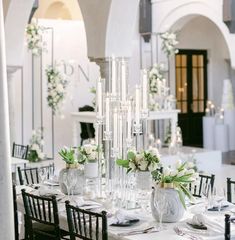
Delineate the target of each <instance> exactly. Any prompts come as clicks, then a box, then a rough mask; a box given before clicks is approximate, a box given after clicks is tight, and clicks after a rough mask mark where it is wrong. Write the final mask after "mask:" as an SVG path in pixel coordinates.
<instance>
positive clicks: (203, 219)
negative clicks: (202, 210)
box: [186, 214, 224, 234]
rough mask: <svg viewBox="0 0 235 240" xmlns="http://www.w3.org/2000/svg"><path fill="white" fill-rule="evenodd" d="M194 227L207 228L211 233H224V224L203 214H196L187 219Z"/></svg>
mask: <svg viewBox="0 0 235 240" xmlns="http://www.w3.org/2000/svg"><path fill="white" fill-rule="evenodd" d="M186 222H187V223H188V224H189V225H190V226H191V227H192V228H195V229H200V230H206V231H209V232H211V234H213V233H214V234H216V233H223V232H224V226H223V225H221V224H220V223H219V222H218V221H216V220H214V219H213V218H209V217H207V216H205V215H203V214H195V215H194V216H193V218H192V219H189V220H187V221H186Z"/></svg>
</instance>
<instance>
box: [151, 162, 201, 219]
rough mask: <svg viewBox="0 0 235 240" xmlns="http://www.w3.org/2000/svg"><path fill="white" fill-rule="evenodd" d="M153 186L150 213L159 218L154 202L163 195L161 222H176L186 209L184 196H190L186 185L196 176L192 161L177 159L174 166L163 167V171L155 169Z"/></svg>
mask: <svg viewBox="0 0 235 240" xmlns="http://www.w3.org/2000/svg"><path fill="white" fill-rule="evenodd" d="M152 176H153V180H154V182H155V188H154V189H153V193H152V198H151V208H152V215H153V217H154V218H155V219H156V220H159V212H158V210H157V209H156V207H155V206H156V204H155V202H156V201H158V200H159V199H158V198H161V197H162V195H165V197H164V199H165V200H164V201H165V208H164V212H163V214H162V221H163V222H177V221H179V220H180V219H181V218H182V217H183V214H184V211H185V209H186V205H185V197H188V198H192V195H191V192H190V191H189V189H188V185H189V184H190V183H193V182H195V181H196V180H197V178H198V173H196V172H195V170H194V168H193V166H192V163H191V162H190V163H189V164H188V163H187V162H185V163H181V161H178V162H177V163H176V164H175V166H169V167H166V168H164V169H163V172H160V171H158V170H155V171H153V172H152Z"/></svg>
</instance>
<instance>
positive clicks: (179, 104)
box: [176, 102, 181, 110]
mask: <svg viewBox="0 0 235 240" xmlns="http://www.w3.org/2000/svg"><path fill="white" fill-rule="evenodd" d="M176 108H177V109H179V110H181V103H180V102H177V103H176Z"/></svg>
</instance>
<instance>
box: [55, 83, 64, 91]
mask: <svg viewBox="0 0 235 240" xmlns="http://www.w3.org/2000/svg"><path fill="white" fill-rule="evenodd" d="M56 90H57V92H59V93H63V92H64V87H63V85H62V84H58V85H57V87H56Z"/></svg>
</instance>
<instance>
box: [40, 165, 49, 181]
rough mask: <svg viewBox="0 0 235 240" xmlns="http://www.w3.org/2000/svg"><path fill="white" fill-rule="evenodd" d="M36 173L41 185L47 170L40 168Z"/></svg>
mask: <svg viewBox="0 0 235 240" xmlns="http://www.w3.org/2000/svg"><path fill="white" fill-rule="evenodd" d="M38 173H39V178H40V180H41V181H40V182H41V184H42V185H43V184H44V182H45V180H46V179H47V176H48V169H47V168H46V167H40V168H39V171H38Z"/></svg>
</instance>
